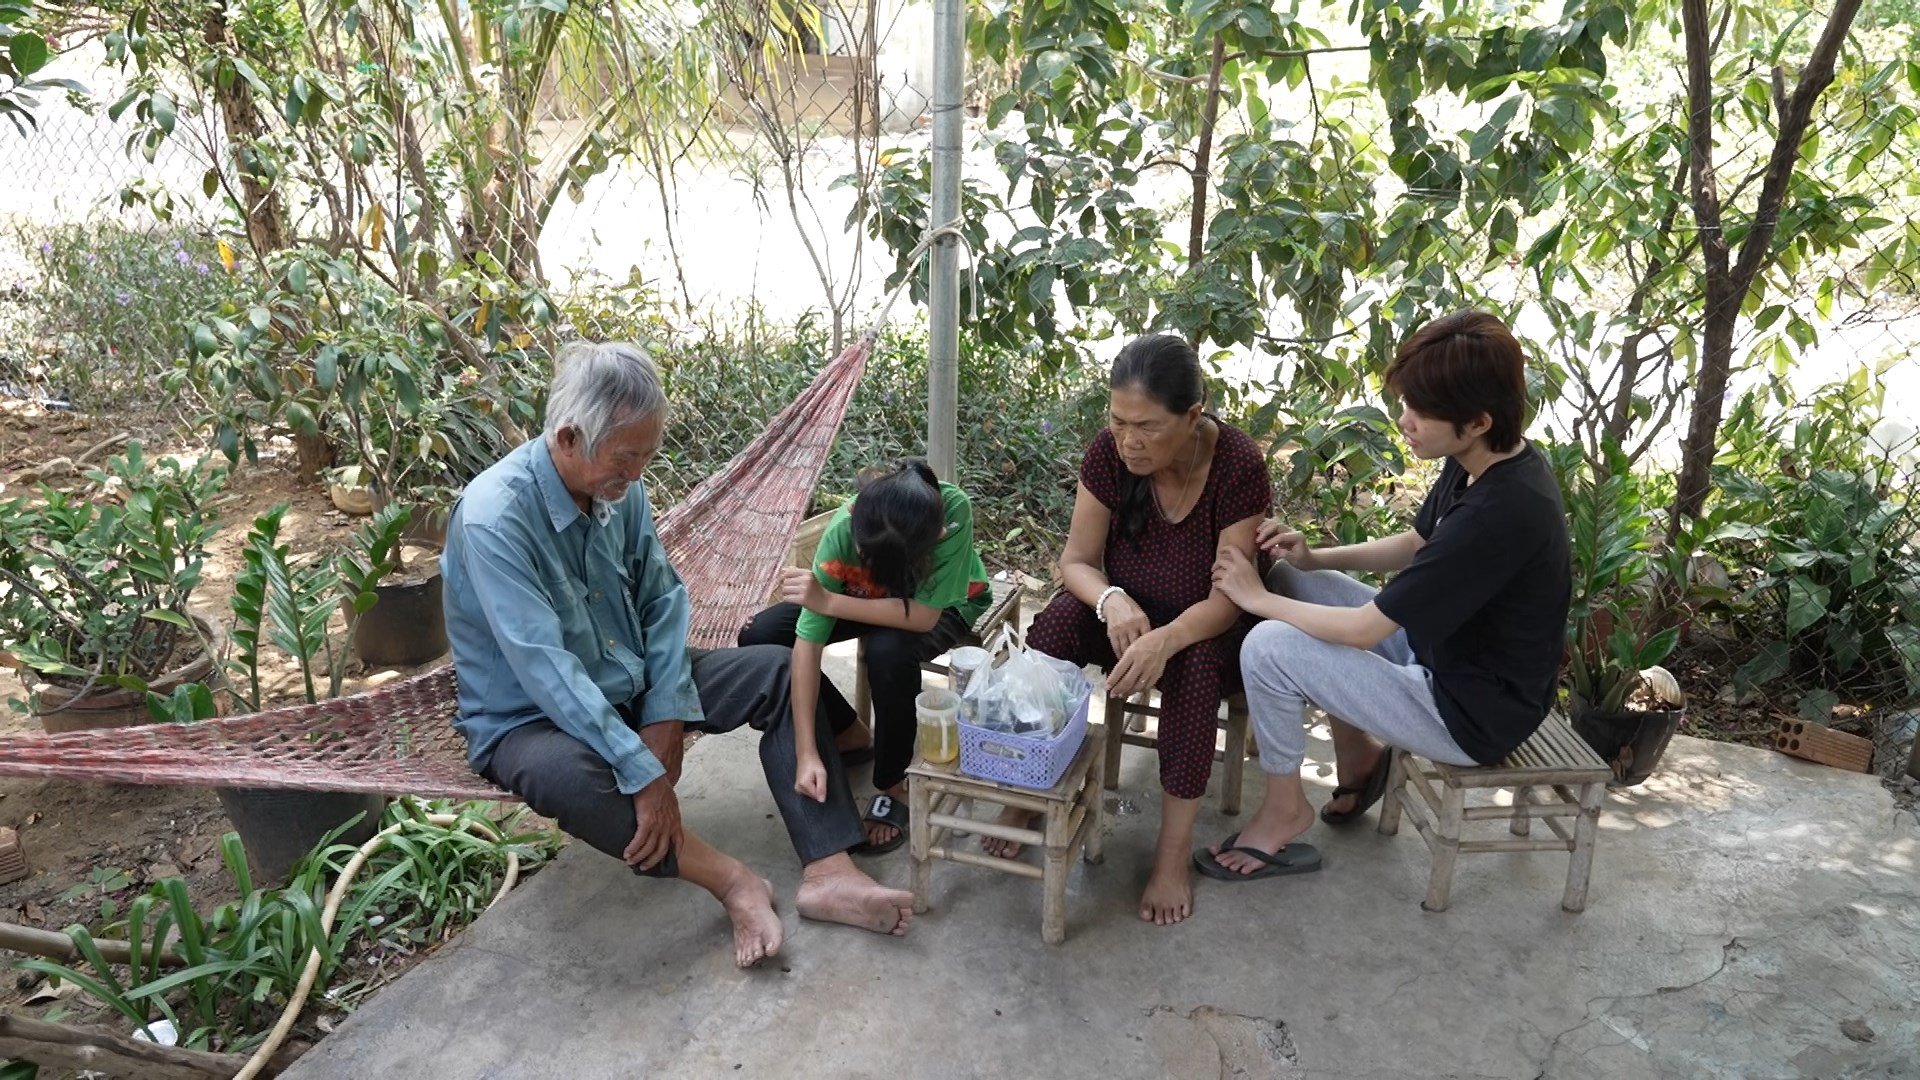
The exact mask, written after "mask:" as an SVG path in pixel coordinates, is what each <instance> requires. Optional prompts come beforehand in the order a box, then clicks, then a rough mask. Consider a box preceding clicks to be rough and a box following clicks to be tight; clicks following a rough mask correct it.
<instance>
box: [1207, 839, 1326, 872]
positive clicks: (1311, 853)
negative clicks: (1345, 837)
mask: <svg viewBox="0 0 1920 1080" xmlns="http://www.w3.org/2000/svg"><path fill="white" fill-rule="evenodd" d="M1239 839H1240V834H1239V833H1234V834H1233V835H1232V836H1229V837H1227V838H1226V839H1225V840H1222V841H1220V850H1221V852H1222V853H1225V852H1228V851H1235V852H1239V853H1240V854H1242V855H1251V856H1252V857H1253V858H1255V859H1258V860H1259V861H1260V862H1261V863H1262V864H1263V865H1262V866H1261V867H1260V869H1258V870H1255V871H1253V872H1251V873H1246V874H1243V873H1241V872H1240V871H1238V870H1230V869H1228V868H1226V867H1224V866H1221V865H1220V861H1219V860H1218V859H1216V858H1214V857H1213V852H1211V851H1208V850H1207V849H1206V848H1201V849H1200V850H1199V851H1196V852H1194V853H1193V868H1194V869H1195V870H1198V871H1200V872H1201V873H1202V874H1205V875H1206V876H1208V877H1210V878H1213V879H1215V880H1217V881H1258V880H1260V879H1261V878H1270V877H1284V876H1285V875H1288V874H1309V873H1312V872H1313V871H1315V870H1318V869H1320V865H1321V860H1320V849H1319V848H1317V847H1314V846H1313V845H1312V844H1303V843H1301V842H1300V841H1298V840H1296V841H1294V842H1293V843H1291V844H1288V845H1287V846H1286V847H1283V848H1281V849H1280V850H1279V851H1274V852H1266V851H1261V850H1260V849H1259V848H1250V847H1241V846H1239V844H1238V843H1237V841H1238V840H1239Z"/></svg>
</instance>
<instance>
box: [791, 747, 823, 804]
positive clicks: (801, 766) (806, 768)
mask: <svg viewBox="0 0 1920 1080" xmlns="http://www.w3.org/2000/svg"><path fill="white" fill-rule="evenodd" d="M793 790H794V791H796V792H798V793H799V794H801V795H805V796H806V797H807V798H809V799H812V800H813V801H814V802H817V803H823V802H826V801H827V767H826V766H825V765H824V764H822V763H821V761H820V755H819V753H818V752H816V751H813V750H802V751H801V752H800V754H799V760H798V761H797V762H796V763H795V766H794V770H793Z"/></svg>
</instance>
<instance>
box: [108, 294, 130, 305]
mask: <svg viewBox="0 0 1920 1080" xmlns="http://www.w3.org/2000/svg"><path fill="white" fill-rule="evenodd" d="M113 298H114V300H116V301H118V302H119V303H121V304H123V305H124V304H125V303H126V302H127V301H128V300H131V299H133V298H132V297H130V296H128V295H127V294H126V293H123V292H117V293H114V294H113Z"/></svg>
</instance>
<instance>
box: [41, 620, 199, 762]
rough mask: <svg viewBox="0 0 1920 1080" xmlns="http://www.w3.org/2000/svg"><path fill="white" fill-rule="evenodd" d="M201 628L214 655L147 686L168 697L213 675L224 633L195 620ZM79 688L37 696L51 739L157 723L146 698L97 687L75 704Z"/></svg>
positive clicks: (51, 688)
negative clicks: (214, 660)
mask: <svg viewBox="0 0 1920 1080" xmlns="http://www.w3.org/2000/svg"><path fill="white" fill-rule="evenodd" d="M192 618H193V621H194V622H195V623H196V624H198V625H199V627H200V632H201V633H202V634H203V635H205V636H206V639H207V640H208V641H209V642H211V643H212V645H213V653H211V654H204V655H201V656H198V657H195V658H194V659H193V660H192V661H190V662H188V663H185V664H182V665H181V666H179V667H178V668H175V669H174V670H172V671H169V672H167V673H165V674H164V675H161V676H159V677H158V678H155V679H151V680H149V681H148V683H147V686H148V688H149V689H151V690H152V691H153V692H154V693H156V694H159V695H161V696H162V697H165V696H166V695H168V694H171V693H173V689H174V687H176V686H185V685H187V684H188V683H195V682H199V681H201V680H202V679H205V678H206V677H207V676H208V675H209V674H211V673H212V671H213V657H214V655H216V654H218V653H219V651H220V641H221V631H220V629H219V627H216V626H214V625H213V624H212V623H210V622H208V621H207V620H206V619H203V618H201V617H200V616H198V615H194V616H192ZM79 690H80V687H79V686H56V685H54V684H52V683H43V684H41V686H40V687H39V689H37V690H36V691H35V692H34V695H33V699H34V708H35V711H37V712H39V713H40V714H41V715H40V726H41V727H43V728H45V729H46V732H47V734H49V735H58V734H59V733H61V732H63V731H85V730H88V729H92V728H117V727H137V726H139V725H141V724H151V723H153V714H152V713H151V712H148V711H147V704H146V701H147V698H146V695H145V694H138V693H135V692H133V691H131V690H121V689H118V688H107V689H101V688H100V687H98V686H96V687H94V689H93V692H92V693H89V694H88V695H87V696H86V697H85V698H82V699H81V700H79V701H75V700H74V699H73V698H74V695H75V694H76V693H78V692H79Z"/></svg>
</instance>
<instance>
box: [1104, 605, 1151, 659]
mask: <svg viewBox="0 0 1920 1080" xmlns="http://www.w3.org/2000/svg"><path fill="white" fill-rule="evenodd" d="M1104 610H1105V611H1106V613H1107V644H1109V645H1111V646H1113V655H1115V656H1125V655H1127V650H1128V649H1131V648H1133V643H1134V642H1136V641H1139V640H1140V638H1141V636H1142V635H1144V634H1146V633H1147V631H1149V630H1152V629H1153V623H1152V622H1151V621H1150V620H1148V618H1147V613H1146V612H1145V611H1143V610H1141V607H1140V605H1139V604H1136V603H1134V602H1133V597H1131V596H1128V595H1127V594H1126V593H1114V594H1113V595H1112V596H1109V597H1107V606H1106V608H1105V609H1104Z"/></svg>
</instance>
